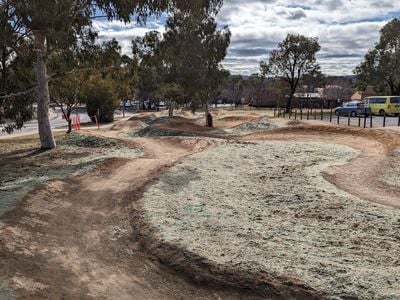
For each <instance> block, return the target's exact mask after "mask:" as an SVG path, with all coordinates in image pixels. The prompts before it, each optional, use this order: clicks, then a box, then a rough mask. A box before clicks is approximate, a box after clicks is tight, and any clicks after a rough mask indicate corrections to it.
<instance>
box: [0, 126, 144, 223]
mask: <svg viewBox="0 0 400 300" xmlns="http://www.w3.org/2000/svg"><path fill="white" fill-rule="evenodd" d="M56 140H57V144H58V146H57V148H56V149H55V150H51V151H40V150H38V149H39V143H38V138H37V136H28V137H20V138H14V139H10V140H0V216H1V215H2V214H3V213H4V212H6V211H7V210H9V209H10V208H12V207H13V205H14V204H15V203H16V201H18V200H19V199H21V198H22V197H23V196H24V195H25V194H26V193H27V192H28V191H30V190H32V189H33V188H35V187H37V186H38V185H40V184H42V183H45V182H47V181H49V180H52V179H63V178H67V177H70V176H74V175H77V174H81V173H83V172H86V171H88V170H90V169H91V168H93V167H94V166H95V165H96V163H98V162H100V161H102V160H104V159H107V158H111V157H138V156H140V155H141V150H140V149H133V148H131V147H128V146H127V145H126V144H124V143H122V142H119V141H116V140H111V139H106V138H100V137H94V136H85V135H79V134H70V135H65V134H60V133H58V134H57V135H56Z"/></svg>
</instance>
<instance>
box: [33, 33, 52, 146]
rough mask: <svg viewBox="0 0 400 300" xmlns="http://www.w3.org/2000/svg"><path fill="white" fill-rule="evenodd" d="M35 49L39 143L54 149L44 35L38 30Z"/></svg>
mask: <svg viewBox="0 0 400 300" xmlns="http://www.w3.org/2000/svg"><path fill="white" fill-rule="evenodd" d="M35 48H36V49H35V50H36V79H37V93H38V108H37V109H38V111H37V118H38V125H39V137H40V145H41V148H42V149H54V148H55V147H56V142H55V140H54V137H53V133H52V132H51V126H50V119H49V104H50V95H49V85H48V78H47V62H46V45H45V36H44V35H43V34H42V33H40V32H35Z"/></svg>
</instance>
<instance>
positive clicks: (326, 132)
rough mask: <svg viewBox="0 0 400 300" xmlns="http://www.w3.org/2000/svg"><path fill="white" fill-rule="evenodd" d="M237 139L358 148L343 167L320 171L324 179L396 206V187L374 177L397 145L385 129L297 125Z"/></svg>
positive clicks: (398, 140) (398, 199) (396, 138)
mask: <svg viewBox="0 0 400 300" xmlns="http://www.w3.org/2000/svg"><path fill="white" fill-rule="evenodd" d="M239 140H252V141H254V140H283V141H285V140H286V141H321V142H328V143H337V144H342V145H346V146H349V147H352V148H354V149H357V150H359V151H360V155H359V156H358V157H357V158H355V159H353V160H352V161H350V162H349V163H347V164H345V165H343V166H332V167H330V168H328V169H327V170H325V171H324V172H323V175H324V177H325V179H326V180H328V181H329V182H331V183H333V184H334V185H336V186H337V187H339V188H340V189H342V190H344V191H346V192H348V193H350V194H352V195H354V196H357V197H359V198H361V199H364V200H367V201H370V202H375V203H379V204H383V205H387V206H392V207H397V208H400V194H399V191H398V188H396V187H393V186H389V185H386V184H384V183H383V182H381V181H379V180H378V179H379V178H380V177H381V176H382V175H383V173H384V172H385V171H386V170H387V167H390V164H391V158H390V156H391V153H392V152H393V151H395V149H397V148H398V147H400V135H399V134H396V133H394V132H393V133H392V132H388V131H378V130H375V131H373V130H368V129H359V128H348V127H347V128H346V127H334V126H300V127H293V128H280V129H276V130H271V131H268V132H267V131H265V132H262V133H255V134H251V135H247V136H244V137H241V138H239Z"/></svg>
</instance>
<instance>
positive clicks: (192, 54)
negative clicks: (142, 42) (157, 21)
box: [162, 12, 231, 126]
mask: <svg viewBox="0 0 400 300" xmlns="http://www.w3.org/2000/svg"><path fill="white" fill-rule="evenodd" d="M230 37H231V33H230V31H229V29H228V27H223V28H221V29H219V28H218V25H217V23H216V21H215V18H214V15H212V14H201V15H196V16H194V15H192V14H189V13H184V12H176V13H175V14H173V15H172V16H171V17H170V18H169V19H168V20H167V25H166V32H165V33H164V39H163V44H162V51H163V54H164V64H165V66H166V68H167V71H166V72H167V74H169V81H170V82H171V83H172V82H173V83H176V84H179V85H180V86H181V87H182V88H183V90H184V91H185V94H186V95H188V96H189V97H190V98H191V99H190V100H191V101H198V102H199V103H201V104H202V105H203V106H204V108H205V117H206V126H209V125H210V124H209V118H208V116H209V104H208V102H209V101H210V100H212V99H213V98H215V97H216V96H218V95H219V94H220V88H221V85H222V83H223V82H224V81H225V80H226V79H227V78H228V76H229V72H227V71H226V70H224V69H223V67H222V66H221V62H222V60H223V59H224V58H225V56H226V54H227V49H228V46H229V44H230Z"/></svg>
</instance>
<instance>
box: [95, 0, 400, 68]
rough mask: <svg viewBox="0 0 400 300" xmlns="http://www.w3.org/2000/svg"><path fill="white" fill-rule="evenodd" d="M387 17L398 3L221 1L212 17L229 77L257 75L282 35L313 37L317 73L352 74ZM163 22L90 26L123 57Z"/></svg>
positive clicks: (384, 0)
mask: <svg viewBox="0 0 400 300" xmlns="http://www.w3.org/2000/svg"><path fill="white" fill-rule="evenodd" d="M393 16H400V2H398V1H392V0H303V1H299V0H246V1H243V0H225V2H224V6H223V8H222V10H221V12H220V14H219V15H218V18H217V19H218V22H219V23H222V24H224V25H229V27H230V29H231V31H232V40H231V46H230V49H229V52H228V56H227V58H226V60H225V62H224V65H225V66H226V67H227V68H228V69H229V70H231V72H232V73H244V74H251V73H253V72H257V71H258V65H259V62H260V61H261V60H266V59H267V58H268V53H269V51H271V50H272V49H274V48H276V47H277V44H278V43H279V42H280V41H282V40H283V39H284V38H285V36H286V35H287V34H288V33H299V34H303V35H306V36H310V37H318V38H319V41H320V44H321V47H322V49H321V51H320V53H319V55H318V59H319V62H320V64H321V67H322V70H323V72H325V73H328V74H352V70H353V69H354V67H355V66H356V65H357V64H359V63H360V62H361V60H362V58H363V56H364V55H365V53H366V51H367V50H368V49H369V48H371V47H373V46H374V44H375V43H376V42H377V41H378V38H379V30H380V28H382V26H383V25H384V24H385V23H386V22H388V21H389V20H390V19H391V18H392V17H393ZM164 20H165V16H164V18H162V19H161V20H159V21H156V20H152V21H151V22H149V23H148V24H147V25H146V27H145V28H143V27H140V26H139V25H137V24H135V23H131V24H128V25H125V24H124V23H120V22H111V23H105V22H100V21H95V22H94V26H95V28H97V29H98V30H99V31H100V37H101V38H103V39H111V38H113V37H114V38H117V39H118V40H119V41H120V42H121V45H122V47H123V49H124V53H127V54H129V52H130V49H129V47H130V41H131V40H132V39H133V38H135V37H136V36H143V35H144V34H145V33H146V32H147V31H149V30H159V31H161V32H163V31H164V25H163V21H164Z"/></svg>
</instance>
